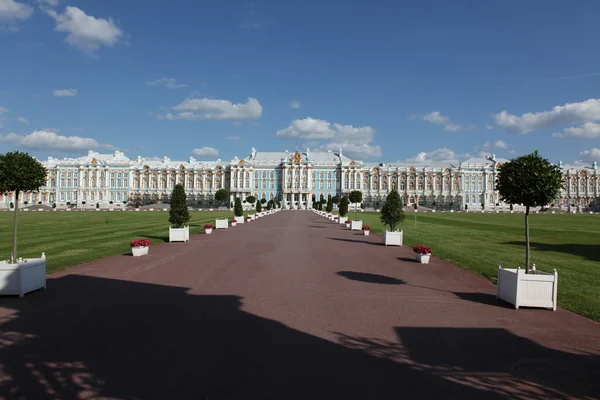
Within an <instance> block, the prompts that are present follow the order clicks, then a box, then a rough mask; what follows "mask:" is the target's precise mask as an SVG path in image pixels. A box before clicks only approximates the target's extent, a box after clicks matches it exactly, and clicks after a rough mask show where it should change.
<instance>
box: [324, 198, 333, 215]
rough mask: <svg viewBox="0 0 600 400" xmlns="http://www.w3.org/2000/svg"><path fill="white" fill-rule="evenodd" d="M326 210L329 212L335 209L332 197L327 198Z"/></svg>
mask: <svg viewBox="0 0 600 400" xmlns="http://www.w3.org/2000/svg"><path fill="white" fill-rule="evenodd" d="M325 211H327V212H328V213H330V212H332V211H333V201H332V200H331V199H329V200H327V207H325Z"/></svg>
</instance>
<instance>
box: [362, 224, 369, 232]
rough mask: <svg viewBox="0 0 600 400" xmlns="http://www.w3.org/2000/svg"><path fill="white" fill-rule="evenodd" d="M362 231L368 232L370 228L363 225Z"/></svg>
mask: <svg viewBox="0 0 600 400" xmlns="http://www.w3.org/2000/svg"><path fill="white" fill-rule="evenodd" d="M362 230H363V231H370V230H371V227H370V226H369V225H363V227H362Z"/></svg>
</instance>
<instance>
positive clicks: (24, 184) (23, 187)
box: [0, 151, 46, 296]
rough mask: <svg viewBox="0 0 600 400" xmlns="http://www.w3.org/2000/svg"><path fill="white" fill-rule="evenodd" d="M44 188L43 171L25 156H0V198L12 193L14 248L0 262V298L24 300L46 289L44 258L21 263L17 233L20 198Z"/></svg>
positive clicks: (44, 171)
mask: <svg viewBox="0 0 600 400" xmlns="http://www.w3.org/2000/svg"><path fill="white" fill-rule="evenodd" d="M45 184H46V169H45V168H44V166H43V165H42V164H41V163H40V162H39V161H38V160H36V159H35V158H33V157H31V156H30V155H29V154H27V153H21V152H18V151H16V152H9V153H6V154H2V155H0V194H4V195H8V194H9V193H14V196H15V204H14V210H13V246H12V254H11V257H10V259H9V260H8V261H0V294H3V295H4V294H6V295H15V294H18V295H19V296H23V295H24V294H25V293H27V292H30V291H32V290H36V289H40V288H45V287H46V256H45V255H44V253H42V256H41V257H40V258H29V259H22V258H20V257H18V252H17V250H18V248H17V232H18V214H19V213H18V211H19V194H20V193H21V192H24V193H31V192H37V191H39V189H40V187H42V186H44V185H45Z"/></svg>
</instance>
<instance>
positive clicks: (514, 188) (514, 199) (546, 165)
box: [496, 150, 562, 273]
mask: <svg viewBox="0 0 600 400" xmlns="http://www.w3.org/2000/svg"><path fill="white" fill-rule="evenodd" d="M496 185H497V186H496V187H497V188H498V193H499V194H500V199H501V200H502V201H504V202H506V203H509V204H510V205H511V206H512V205H513V204H522V205H524V206H525V272H526V273H529V262H530V250H529V211H530V209H531V207H543V206H546V205H548V204H550V203H551V202H552V201H554V199H555V198H556V197H557V196H558V193H559V192H560V189H561V187H562V173H561V171H560V168H559V167H558V166H556V165H552V164H551V163H550V161H548V160H547V159H545V158H543V157H542V156H540V155H539V154H538V152H537V150H536V151H534V152H533V153H531V154H527V155H524V156H521V157H517V158H515V159H513V160H511V161H509V162H507V163H505V164H502V165H500V167H499V168H498V175H497V180H496Z"/></svg>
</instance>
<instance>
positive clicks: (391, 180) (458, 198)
mask: <svg viewBox="0 0 600 400" xmlns="http://www.w3.org/2000/svg"><path fill="white" fill-rule="evenodd" d="M506 161H508V160H506V159H501V158H495V156H494V155H492V156H491V157H489V158H471V159H468V160H465V161H463V162H461V163H458V164H457V165H453V164H446V163H436V162H431V163H430V164H428V165H421V164H418V165H413V164H411V163H403V162H396V163H387V162H381V163H368V162H363V161H359V160H354V159H352V158H350V157H347V156H345V155H343V154H342V150H340V151H339V152H333V151H311V150H310V149H306V151H304V152H301V151H298V150H296V151H294V152H288V151H287V150H286V151H283V152H259V151H257V150H256V149H254V148H253V149H252V151H251V153H250V155H249V156H247V157H245V158H241V159H240V158H237V157H234V158H233V159H232V160H229V161H223V160H221V159H218V160H216V161H198V160H196V159H195V158H193V157H190V159H189V160H186V161H174V160H171V159H170V158H168V157H164V158H163V159H154V158H153V159H145V158H142V157H137V159H130V158H128V157H126V156H125V154H124V153H122V152H120V151H116V152H115V153H114V154H100V153H97V152H94V151H90V152H89V153H88V154H87V155H86V156H84V157H79V158H63V159H57V158H52V157H49V158H48V160H47V161H42V164H43V165H44V166H45V167H46V169H47V170H48V175H47V184H46V186H44V187H43V188H41V190H40V192H39V193H27V194H25V196H24V197H23V196H19V200H20V203H24V202H25V201H27V204H29V205H34V204H39V203H40V202H41V204H43V205H50V206H51V205H52V204H54V203H56V205H57V206H65V205H67V203H69V204H77V205H78V206H79V207H81V206H82V205H84V204H85V207H95V205H96V203H98V204H99V206H100V207H102V208H106V207H108V206H109V204H110V205H112V204H116V205H119V204H121V205H122V204H123V203H124V202H129V203H132V202H137V201H140V202H141V203H142V204H149V203H154V202H163V201H168V198H169V195H170V193H171V191H172V190H173V187H174V186H175V185H176V184H178V183H181V184H183V186H184V187H185V189H186V192H187V197H188V200H189V203H190V204H191V205H198V206H206V207H207V206H208V205H209V204H213V202H212V199H213V196H214V193H215V192H216V191H217V190H219V189H221V188H224V189H227V190H228V191H229V193H230V198H231V202H233V201H234V199H235V198H238V197H239V198H242V199H245V198H246V197H248V196H250V195H253V196H255V197H256V198H257V199H263V198H264V199H266V200H271V199H273V200H279V201H281V202H282V206H283V207H284V208H305V207H306V208H310V207H311V206H312V202H313V201H319V200H321V199H325V200H326V199H328V198H329V197H330V196H335V195H340V196H343V195H344V194H346V193H349V192H351V191H353V190H359V191H361V192H362V193H363V203H364V205H365V206H366V207H375V208H377V207H378V206H379V204H381V203H382V202H383V200H384V198H385V196H386V195H387V193H388V192H389V191H390V190H391V189H397V190H398V191H399V192H400V195H401V196H402V198H403V202H404V204H406V205H414V204H418V205H420V206H425V207H431V208H439V209H456V210H464V209H465V208H468V209H470V210H480V209H482V208H483V209H486V210H492V209H495V208H505V207H506V206H505V205H504V204H502V203H501V202H500V201H499V196H498V193H497V192H496V191H495V190H494V189H495V188H494V182H495V175H496V173H497V171H498V167H499V166H500V165H501V164H502V163H504V162H506ZM558 165H559V167H561V168H562V170H563V173H564V178H563V181H564V188H563V190H562V192H561V194H560V197H559V198H558V199H556V204H555V206H556V207H561V208H568V209H571V208H572V207H576V209H577V210H581V211H583V210H593V209H597V208H598V207H599V206H600V190H599V189H600V188H599V174H598V170H597V165H596V163H593V165H591V166H589V167H577V168H575V167H572V166H563V165H562V163H559V164H558ZM11 201H14V196H13V195H6V196H2V195H0V207H5V208H8V207H9V204H10V202H11ZM83 202H85V203H83Z"/></svg>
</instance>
